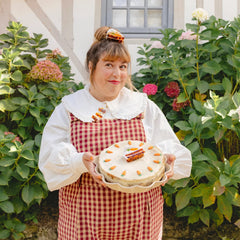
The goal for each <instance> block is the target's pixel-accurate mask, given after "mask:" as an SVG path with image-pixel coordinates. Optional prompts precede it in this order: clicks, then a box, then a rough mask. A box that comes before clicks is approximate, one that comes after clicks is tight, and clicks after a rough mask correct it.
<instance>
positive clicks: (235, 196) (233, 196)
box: [225, 187, 240, 207]
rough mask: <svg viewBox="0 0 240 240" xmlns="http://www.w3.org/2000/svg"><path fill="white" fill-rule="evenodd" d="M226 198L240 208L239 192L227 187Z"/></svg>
mask: <svg viewBox="0 0 240 240" xmlns="http://www.w3.org/2000/svg"><path fill="white" fill-rule="evenodd" d="M225 192H226V198H227V199H228V201H229V202H231V203H232V204H233V205H235V206H237V207H240V195H239V193H238V190H237V189H236V188H234V187H226V191H225Z"/></svg>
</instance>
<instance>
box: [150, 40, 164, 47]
mask: <svg viewBox="0 0 240 240" xmlns="http://www.w3.org/2000/svg"><path fill="white" fill-rule="evenodd" d="M152 48H164V46H163V45H162V43H161V42H160V41H154V42H153V43H152V46H151V47H150V49H152Z"/></svg>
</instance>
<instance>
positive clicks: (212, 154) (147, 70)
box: [133, 9, 240, 226]
mask: <svg viewBox="0 0 240 240" xmlns="http://www.w3.org/2000/svg"><path fill="white" fill-rule="evenodd" d="M161 33H162V37H161V39H156V38H154V39H152V41H151V44H147V43H146V44H144V45H143V46H142V47H140V49H139V51H138V53H139V55H140V57H139V58H138V60H137V61H138V64H139V65H140V66H141V70H140V71H139V72H137V73H136V74H134V76H133V80H134V84H135V86H136V87H137V88H138V89H139V90H141V91H143V92H145V93H147V94H148V95H149V98H151V99H152V100H153V101H154V102H155V103H156V104H157V105H158V106H159V107H160V108H161V109H162V110H163V112H164V113H165V115H166V117H167V119H168V121H169V122H170V124H171V126H172V127H173V129H174V131H175V132H176V134H177V136H178V138H179V139H180V141H181V142H182V144H184V145H185V146H186V147H187V148H188V149H189V150H190V151H191V153H192V159H193V166H192V172H191V176H190V177H189V178H185V179H182V180H178V181H170V182H169V184H168V185H166V186H165V187H164V189H163V190H164V197H165V202H166V204H167V205H168V206H175V207H176V211H177V216H178V217H186V218H187V219H188V223H189V224H193V223H197V222H203V223H204V224H205V225H207V226H210V225H212V224H214V225H215V226H220V225H221V224H223V223H224V222H225V221H229V222H230V223H235V224H236V225H238V226H239V225H240V224H239V223H240V220H239V216H240V195H239V194H240V185H239V184H240V17H238V18H235V19H234V20H233V21H225V20H223V19H216V17H214V16H211V17H208V15H207V13H206V11H205V10H203V9H197V10H196V11H194V12H193V22H192V23H191V24H190V23H189V24H186V31H184V30H175V29H165V30H161Z"/></svg>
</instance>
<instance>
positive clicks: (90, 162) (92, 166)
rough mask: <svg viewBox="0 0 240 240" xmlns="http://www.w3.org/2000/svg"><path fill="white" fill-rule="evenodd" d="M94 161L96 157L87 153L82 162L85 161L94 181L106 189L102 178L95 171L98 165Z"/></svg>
mask: <svg viewBox="0 0 240 240" xmlns="http://www.w3.org/2000/svg"><path fill="white" fill-rule="evenodd" d="M94 159H95V156H94V155H92V154H91V153H89V152H86V153H84V154H83V158H82V161H83V163H84V165H85V167H86V168H87V170H88V172H89V173H90V175H91V176H92V177H93V179H94V180H95V181H96V182H97V183H99V184H101V185H102V186H104V187H105V184H104V183H103V181H102V176H101V175H100V174H98V173H96V171H95V167H96V165H95V163H94Z"/></svg>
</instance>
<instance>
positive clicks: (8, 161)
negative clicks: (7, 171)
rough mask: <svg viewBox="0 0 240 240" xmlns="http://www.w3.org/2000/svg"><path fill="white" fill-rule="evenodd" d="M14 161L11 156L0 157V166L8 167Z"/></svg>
mask: <svg viewBox="0 0 240 240" xmlns="http://www.w3.org/2000/svg"><path fill="white" fill-rule="evenodd" d="M14 162H15V159H14V158H13V157H3V158H2V159H0V166H1V167H9V166H11V165H12V164H13V163H14Z"/></svg>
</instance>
